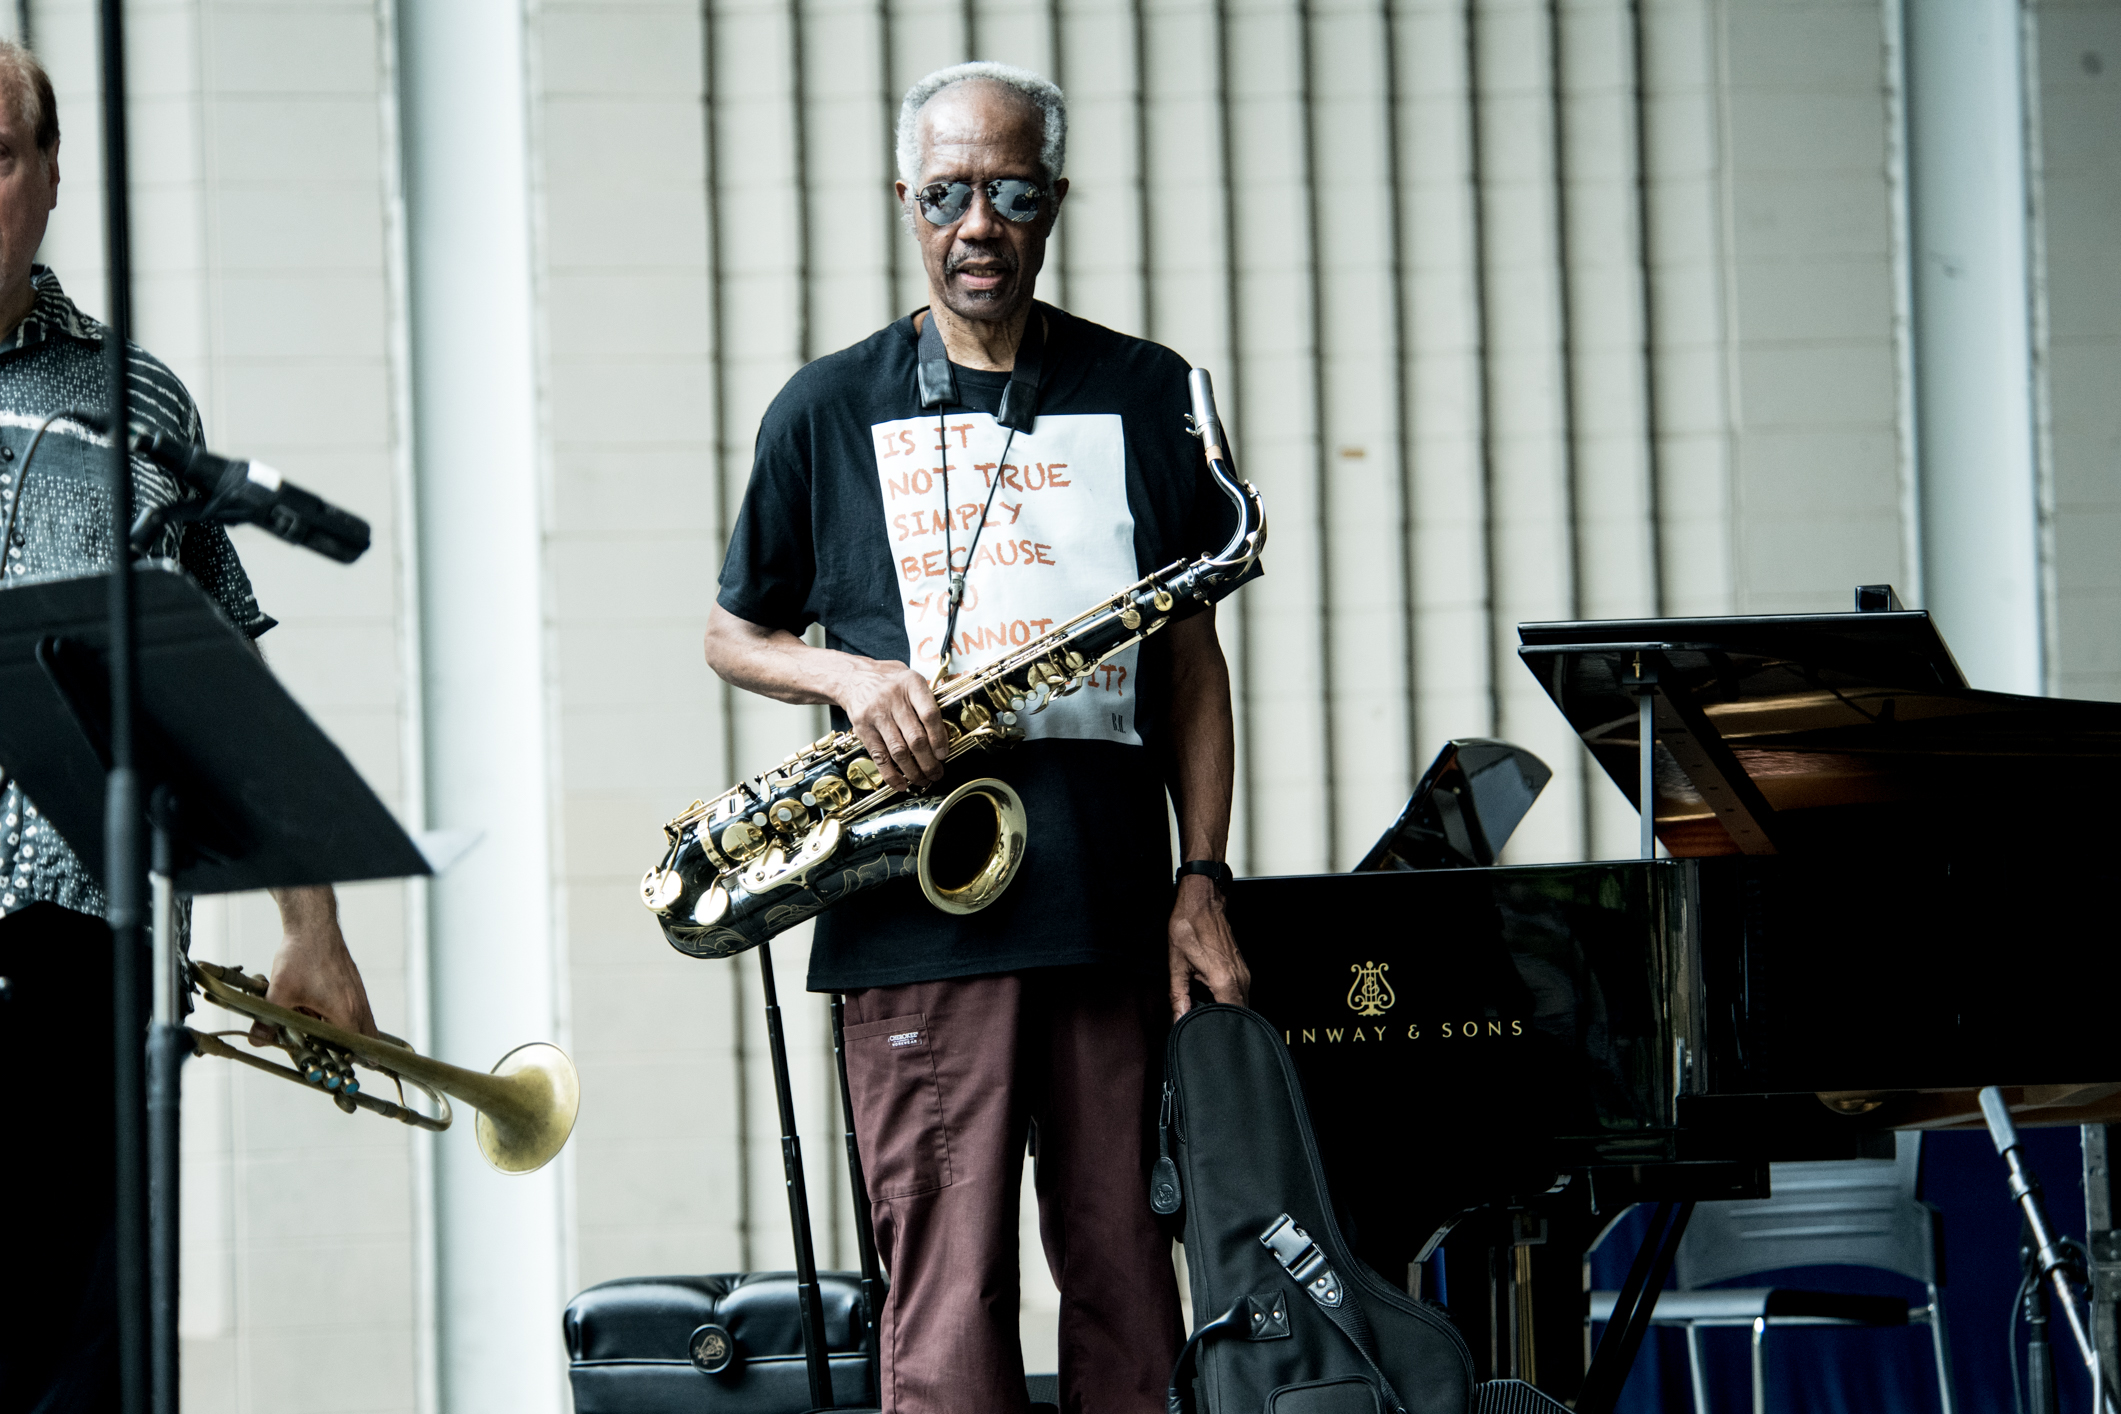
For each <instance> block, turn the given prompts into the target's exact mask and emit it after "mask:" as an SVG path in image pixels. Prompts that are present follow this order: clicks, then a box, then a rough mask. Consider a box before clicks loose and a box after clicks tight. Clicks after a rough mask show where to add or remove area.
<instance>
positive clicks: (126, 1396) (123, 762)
mask: <svg viewBox="0 0 2121 1414" xmlns="http://www.w3.org/2000/svg"><path fill="white" fill-rule="evenodd" d="M101 14H102V27H101V28H102V34H101V41H102V60H103V234H104V252H105V260H106V267H107V269H108V271H109V277H110V286H109V288H110V308H109V310H108V312H107V313H106V314H105V317H104V324H105V328H106V332H105V334H104V336H103V350H104V359H105V367H106V370H107V373H106V382H107V384H108V387H107V389H106V392H107V396H108V400H109V408H108V412H109V420H110V428H111V448H110V513H111V542H110V543H111V575H110V647H111V652H110V688H111V730H110V747H111V750H110V784H109V789H108V792H107V794H106V796H105V814H104V841H105V876H106V877H105V880H104V897H105V900H106V905H107V907H108V908H109V913H108V915H107V917H108V918H109V921H110V928H111V947H112V949H113V954H114V967H113V969H112V970H113V974H114V978H115V985H114V986H113V988H112V992H113V1005H112V1027H113V1029H112V1036H113V1041H114V1043H115V1045H116V1049H117V1083H116V1085H115V1087H114V1089H115V1091H116V1102H117V1103H116V1113H115V1114H114V1115H113V1122H114V1123H115V1124H116V1125H117V1131H118V1133H117V1139H118V1144H117V1152H118V1174H117V1179H118V1182H117V1191H118V1213H117V1234H116V1236H117V1243H116V1249H117V1251H116V1256H117V1287H118V1293H117V1295H118V1391H119V1398H120V1400H121V1401H122V1403H123V1407H124V1409H125V1411H126V1414H147V1411H148V1410H149V1409H150V1407H151V1404H150V1401H151V1400H152V1406H153V1407H156V1408H158V1410H159V1411H163V1414H167V1411H174V1409H175V1408H176V1390H175V1375H176V1346H175V1336H176V1331H175V1323H174V1315H175V1313H174V1312H171V1313H170V1316H171V1317H172V1320H171V1321H170V1323H169V1324H170V1329H169V1331H168V1332H167V1341H166V1344H167V1349H161V1348H159V1347H161V1346H163V1345H164V1344H165V1341H164V1340H163V1339H161V1338H160V1337H161V1336H162V1334H163V1333H162V1332H160V1331H159V1330H157V1329H156V1323H155V1322H154V1321H153V1320H152V1319H151V1312H150V1294H149V1293H150V1284H149V1282H150V1272H149V1257H148V1191H147V1190H148V1175H147V1163H146V1159H147V1152H146V1151H147V1145H146V1143H145V1142H144V1141H145V1139H146V1134H145V1132H144V1131H145V1129H146V1120H147V1115H146V1105H145V1104H144V1098H145V1097H144V1095H143V1091H144V1089H145V1086H146V1080H147V1055H146V1050H147V1047H146V1039H147V1030H146V1026H145V1022H146V1018H145V1017H144V1016H143V1015H142V1014H141V1012H142V1008H141V1005H140V1001H141V998H140V983H141V980H142V979H141V976H140V968H141V963H142V958H141V955H140V954H141V946H140V942H141V940H140V913H141V909H140V903H141V897H140V896H141V893H142V889H141V885H142V884H143V883H144V882H145V879H144V876H145V874H146V872H147V871H146V870H145V869H144V868H143V867H142V865H143V864H144V863H145V862H146V861H144V860H143V859H142V858H141V849H140V805H141V800H140V778H139V776H138V774H137V773H136V772H135V770H134V755H133V746H134V731H133V727H134V715H133V714H134V707H135V699H136V692H135V678H136V671H137V667H138V661H139V659H138V654H137V652H136V651H135V644H134V639H133V628H134V614H133V584H132V574H131V561H132V556H131V555H130V553H128V551H127V548H126V545H127V541H128V539H129V538H130V536H131V533H132V519H133V494H132V492H133V484H132V467H131V465H130V463H129V460H128V458H127V455H126V453H127V443H128V442H129V441H130V440H131V439H130V437H129V435H128V434H129V432H130V430H131V427H132V406H131V403H132V398H131V393H132V388H131V385H130V382H129V380H128V378H127V369H126V363H127V358H126V341H127V339H128V338H129V337H130V336H131V333H132V242H131V239H130V236H131V217H130V215H129V213H128V211H127V208H126V184H127V180H128V173H127V163H126V143H125V15H124V7H123V4H122V3H121V0H102V6H101ZM151 1332H152V1333H151ZM158 1355H159V1356H161V1357H163V1358H161V1359H156V1358H155V1357H156V1356H158ZM157 1366H166V1367H167V1368H166V1369H160V1370H157V1369H156V1368H155V1367H157ZM151 1372H153V1373H154V1374H158V1375H161V1376H163V1378H159V1379H153V1380H152V1381H151Z"/></svg>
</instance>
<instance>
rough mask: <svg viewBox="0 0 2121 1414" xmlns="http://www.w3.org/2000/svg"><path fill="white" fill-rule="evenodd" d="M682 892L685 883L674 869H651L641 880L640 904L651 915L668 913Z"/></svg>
mask: <svg viewBox="0 0 2121 1414" xmlns="http://www.w3.org/2000/svg"><path fill="white" fill-rule="evenodd" d="M683 892H685V881H684V880H683V879H681V878H679V877H678V871H677V870H675V869H651V870H649V871H648V872H647V873H646V874H645V875H643V876H642V878H641V902H642V903H644V904H646V905H647V906H648V909H649V911H650V912H651V913H668V912H669V911H670V905H672V904H674V903H676V902H677V901H678V895H679V894H682V893H683Z"/></svg>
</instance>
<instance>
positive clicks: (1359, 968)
mask: <svg viewBox="0 0 2121 1414" xmlns="http://www.w3.org/2000/svg"><path fill="white" fill-rule="evenodd" d="M1391 970H1392V964H1391V963H1389V962H1351V963H1349V964H1348V971H1350V972H1352V973H1354V974H1355V982H1354V984H1353V985H1352V986H1350V987H1349V988H1348V1009H1349V1010H1350V1011H1353V1012H1354V1013H1355V1014H1356V1015H1358V1016H1383V1015H1384V1014H1385V1013H1386V1012H1388V1011H1390V1010H1391V1009H1392V1003H1394V1002H1396V1001H1398V1000H1399V998H1398V997H1395V996H1394V995H1392V984H1391V983H1390V982H1387V981H1385V974H1386V973H1387V972H1389V971H1391Z"/></svg>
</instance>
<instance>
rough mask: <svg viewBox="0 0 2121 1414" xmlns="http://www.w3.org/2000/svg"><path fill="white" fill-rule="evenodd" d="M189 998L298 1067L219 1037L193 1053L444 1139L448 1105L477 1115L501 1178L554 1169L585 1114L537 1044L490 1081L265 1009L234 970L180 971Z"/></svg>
mask: <svg viewBox="0 0 2121 1414" xmlns="http://www.w3.org/2000/svg"><path fill="white" fill-rule="evenodd" d="M183 966H184V969H185V976H186V977H187V979H188V980H189V981H190V983H191V987H192V990H194V991H195V992H197V993H199V994H200V995H202V996H204V997H205V998H206V999H207V1000H208V1001H210V1002H213V1003H214V1004H215V1005H217V1006H222V1007H226V1008H228V1010H230V1011H233V1012H239V1013H241V1014H242V1015H244V1016H248V1017H251V1018H253V1019H254V1020H258V1021H263V1022H265V1023H266V1024H267V1025H269V1026H271V1027H272V1028H273V1032H274V1041H273V1044H275V1045H277V1046H278V1047H280V1049H282V1050H284V1051H286V1052H287V1053H288V1054H289V1055H290V1056H292V1057H293V1058H294V1062H295V1063H294V1064H293V1065H292V1066H287V1065H281V1064H278V1063H277V1062H274V1061H269V1060H266V1059H264V1058H263V1057H261V1056H257V1055H252V1054H250V1053H248V1052H246V1051H241V1050H238V1049H236V1048H235V1047H234V1046H231V1045H229V1044H228V1043H227V1041H226V1040H224V1039H223V1038H224V1037H228V1036H237V1035H243V1034H247V1033H245V1032H237V1031H201V1030H198V1029H197V1028H195V1027H186V1028H185V1029H186V1030H187V1031H189V1032H190V1034H191V1043H192V1053H193V1054H194V1055H202V1056H219V1057H221V1058H222V1059H224V1060H232V1061H238V1062H240V1063H242V1064H244V1065H247V1066H249V1067H251V1068H252V1069H253V1070H262V1071H264V1072H265V1073H266V1074H268V1075H272V1076H276V1077H278V1078H279V1079H282V1080H290V1081H293V1082H294V1083H295V1084H297V1085H300V1086H302V1087H303V1088H305V1089H312V1090H322V1091H323V1092H324V1093H326V1094H328V1095H330V1096H331V1098H332V1100H333V1102H334V1103H336V1104H337V1105H338V1107H339V1108H340V1109H342V1110H344V1111H345V1112H346V1113H348V1114H352V1113H353V1112H354V1111H355V1110H366V1111H368V1112H369V1113H370V1114H375V1115H381V1116H382V1117H383V1118H385V1119H394V1120H397V1121H398V1122H399V1123H401V1124H409V1125H412V1126H414V1127H415V1128H418V1129H425V1130H430V1131H433V1132H435V1133H440V1132H441V1131H442V1130H445V1129H447V1128H449V1126H450V1122H451V1120H452V1118H453V1116H452V1113H451V1111H450V1107H449V1100H450V1097H451V1096H454V1097H456V1098H457V1099H459V1100H461V1101H463V1102H464V1103H465V1104H467V1105H470V1106H471V1107H472V1108H473V1109H474V1110H476V1111H478V1115H479V1118H478V1123H477V1124H476V1125H475V1126H474V1130H475V1132H476V1134H477V1136H478V1141H479V1152H480V1153H481V1154H483V1155H484V1156H485V1158H486V1162H487V1163H488V1164H491V1165H492V1166H493V1167H494V1168H495V1169H497V1170H499V1171H500V1172H502V1173H532V1172H535V1171H536V1170H538V1169H541V1168H543V1167H545V1165H546V1164H547V1163H549V1162H551V1160H552V1157H553V1155H555V1154H557V1153H559V1152H560V1150H561V1149H563V1148H565V1147H566V1145H567V1137H568V1136H569V1135H570V1134H572V1133H573V1132H574V1119H575V1113H576V1111H577V1110H579V1109H580V1107H581V1082H580V1080H579V1078H578V1077H577V1076H576V1074H575V1069H574V1062H573V1061H570V1060H569V1059H567V1053H566V1052H565V1051H562V1050H561V1049H560V1048H559V1047H558V1046H553V1045H548V1044H546V1043H545V1042H543V1041H534V1042H532V1043H530V1044H529V1045H525V1046H518V1047H516V1048H515V1049H514V1050H512V1051H510V1052H509V1053H508V1054H507V1055H505V1056H502V1057H501V1059H500V1061H499V1063H498V1064H496V1065H495V1066H494V1068H493V1070H492V1072H491V1073H490V1074H485V1075H482V1074H480V1073H479V1072H478V1071H475V1070H465V1069H463V1068H462V1067H460V1066H454V1065H448V1064H445V1063H444V1062H442V1061H438V1060H434V1059H432V1058H431V1057H428V1056H423V1055H421V1054H420V1053H419V1052H418V1051H415V1050H414V1049H413V1048H412V1047H411V1046H409V1045H407V1044H406V1043H405V1042H403V1041H401V1040H399V1039H398V1038H397V1037H395V1036H384V1037H380V1038H378V1037H375V1036H363V1035H362V1034H361V1033H359V1032H358V1031H349V1030H347V1029H346V1028H345V1027H343V1026H334V1025H332V1024H331V1023H330V1022H328V1021H321V1020H319V1019H317V1018H316V1017H313V1016H304V1015H303V1014H302V1013H301V1012H298V1011H290V1010H289V1009H287V1008H286V1007H283V1006H276V1005H275V1004H273V1003H272V1002H269V1001H267V1000H265V989H266V980H265V979H264V978H263V977H256V976H252V975H250V974H248V973H246V972H244V971H243V970H242V969H241V968H239V967H221V966H218V965H216V964H214V963H211V962H192V961H188V960H187V961H186V962H185V963H184V964H183ZM356 1064H359V1065H361V1066H365V1067H366V1068H368V1069H369V1070H372V1071H375V1072H377V1073H378V1074H381V1075H384V1076H387V1077H389V1078H390V1080H391V1081H392V1082H393V1084H394V1085H395V1087H396V1089H397V1094H398V1098H397V1100H396V1101H391V1100H385V1099H381V1098H379V1097H377V1096H375V1095H371V1094H369V1093H368V1092H367V1091H366V1090H364V1089H363V1088H362V1087H361V1080H360V1077H359V1076H358V1075H356V1074H355V1073H354V1067H355V1065H356ZM407 1085H410V1086H412V1087H413V1088H414V1089H415V1090H418V1091H420V1092H422V1093H423V1094H425V1095H426V1096H427V1097H428V1098H429V1099H430V1100H432V1101H433V1102H434V1106H435V1113H433V1114H426V1113H422V1112H421V1111H420V1110H418V1109H416V1108H414V1107H413V1106H411V1105H408V1104H406V1103H404V1101H405V1087H406V1086H407Z"/></svg>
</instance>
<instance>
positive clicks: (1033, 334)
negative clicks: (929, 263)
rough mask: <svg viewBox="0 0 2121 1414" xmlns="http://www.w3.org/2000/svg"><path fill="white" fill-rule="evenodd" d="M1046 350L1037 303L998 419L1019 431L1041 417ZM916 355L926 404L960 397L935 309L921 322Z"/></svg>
mask: <svg viewBox="0 0 2121 1414" xmlns="http://www.w3.org/2000/svg"><path fill="white" fill-rule="evenodd" d="M1045 353H1046V319H1045V315H1044V314H1043V313H1042V312H1041V311H1040V309H1039V307H1038V306H1037V305H1033V306H1031V314H1030V317H1029V318H1027V319H1026V320H1025V321H1024V337H1023V340H1022V342H1020V343H1019V344H1018V345H1017V346H1016V366H1015V367H1014V368H1012V369H1010V370H1009V386H1007V387H1006V388H1004V389H1002V407H1001V411H1000V412H997V413H996V414H995V415H994V420H995V421H996V422H999V423H1000V424H1001V425H1002V426H1004V427H1006V428H1009V429H1010V430H1011V431H1015V432H1028V431H1029V430H1030V429H1031V424H1032V423H1033V422H1035V421H1037V420H1038V385H1039V372H1040V368H1041V365H1042V364H1043V363H1044V361H1045ZM914 359H915V364H914V367H915V375H916V376H915V385H916V387H917V389H918V390H919V392H920V398H921V406H922V407H923V408H939V407H944V406H947V405H948V404H951V403H955V402H958V401H959V398H958V396H957V375H956V374H955V373H954V372H952V371H951V368H950V355H949V353H948V352H946V351H945V350H944V348H943V330H942V324H941V322H940V321H939V320H937V319H936V317H935V311H934V310H933V309H931V310H929V311H928V318H927V321H926V322H925V323H923V324H922V325H921V341H920V347H919V350H918V351H917V352H916V353H915V355H914Z"/></svg>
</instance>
